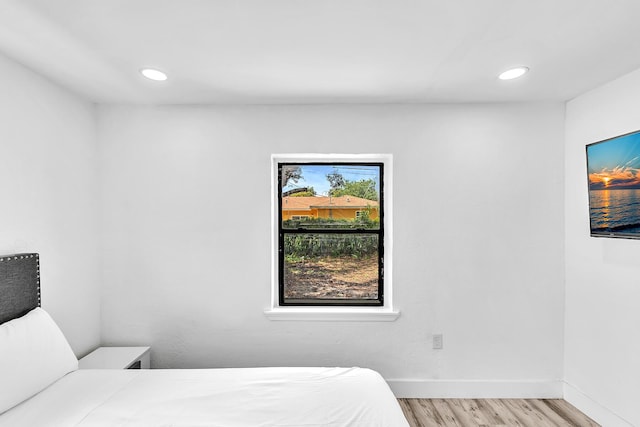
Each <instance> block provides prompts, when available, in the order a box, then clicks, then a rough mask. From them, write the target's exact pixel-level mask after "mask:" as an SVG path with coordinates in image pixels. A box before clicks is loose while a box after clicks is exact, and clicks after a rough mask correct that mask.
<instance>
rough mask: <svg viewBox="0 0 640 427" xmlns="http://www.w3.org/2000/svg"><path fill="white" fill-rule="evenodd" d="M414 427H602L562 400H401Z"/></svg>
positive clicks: (403, 408) (403, 409)
mask: <svg viewBox="0 0 640 427" xmlns="http://www.w3.org/2000/svg"><path fill="white" fill-rule="evenodd" d="M398 401H399V402H400V406H401V407H402V411H403V412H404V414H405V416H406V417H407V421H409V425H410V426H411V427H431V426H445V427H449V426H452V427H503V426H505V427H506V426H508V427H511V426H521V427H600V425H599V424H597V423H595V422H594V421H593V420H592V419H591V418H589V417H587V416H586V415H584V414H583V413H582V412H580V411H578V410H577V409H576V408H575V407H574V406H572V405H570V404H569V403H567V402H566V401H564V400H562V399H398Z"/></svg>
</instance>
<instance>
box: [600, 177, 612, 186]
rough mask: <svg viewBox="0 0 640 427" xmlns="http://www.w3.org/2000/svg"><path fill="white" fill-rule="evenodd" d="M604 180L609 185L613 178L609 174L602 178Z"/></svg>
mask: <svg viewBox="0 0 640 427" xmlns="http://www.w3.org/2000/svg"><path fill="white" fill-rule="evenodd" d="M602 181H603V182H604V185H605V186H607V185H609V181H611V178H609V177H608V176H605V177H603V178H602Z"/></svg>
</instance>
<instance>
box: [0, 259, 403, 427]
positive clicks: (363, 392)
mask: <svg viewBox="0 0 640 427" xmlns="http://www.w3.org/2000/svg"><path fill="white" fill-rule="evenodd" d="M0 323H1V324H0V350H1V351H0V426H211V427H236V426H238V427H240V426H242V427H245V426H246V427H249V426H251V427H262V426H265V427H266V426H278V427H280V426H282V427H284V426H287V427H294V426H298V427H320V426H327V427H347V426H351V427H408V424H407V421H406V419H405V418H404V415H403V414H402V410H401V409H400V406H399V404H398V402H397V400H396V399H395V397H394V395H393V393H392V392H391V390H390V389H389V387H388V385H387V384H386V382H385V381H384V379H383V378H382V377H381V376H380V375H379V374H378V373H377V372H375V371H372V370H370V369H363V368H239V369H155V370H154V369H149V370H147V369H144V370H91V369H88V370H78V369H77V366H78V364H77V359H76V358H75V355H73V352H72V351H71V348H70V347H69V344H68V343H67V342H66V339H64V335H63V334H62V332H60V330H59V328H57V325H55V322H54V321H53V319H51V317H50V316H49V315H48V313H46V312H45V311H44V310H43V309H42V308H41V307H40V273H39V257H38V255H37V254H17V255H11V256H0Z"/></svg>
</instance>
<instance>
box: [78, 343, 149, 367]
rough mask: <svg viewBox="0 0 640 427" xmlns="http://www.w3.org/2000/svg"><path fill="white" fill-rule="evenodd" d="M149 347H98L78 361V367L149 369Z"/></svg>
mask: <svg viewBox="0 0 640 427" xmlns="http://www.w3.org/2000/svg"><path fill="white" fill-rule="evenodd" d="M150 349H151V347H98V348H97V349H95V350H94V351H92V352H91V353H89V354H87V355H86V356H85V357H83V358H82V359H80V360H79V361H78V368H79V369H149V365H150V361H149V350H150Z"/></svg>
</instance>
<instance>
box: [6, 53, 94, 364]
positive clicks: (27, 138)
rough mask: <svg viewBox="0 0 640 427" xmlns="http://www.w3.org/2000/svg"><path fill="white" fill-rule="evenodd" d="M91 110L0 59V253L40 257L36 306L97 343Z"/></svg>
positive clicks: (74, 339) (77, 344) (86, 345)
mask: <svg viewBox="0 0 640 427" xmlns="http://www.w3.org/2000/svg"><path fill="white" fill-rule="evenodd" d="M94 113H95V109H94V107H93V106H92V105H91V104H89V103H86V102H83V101H81V100H79V98H76V97H75V96H73V95H71V94H69V93H68V92H66V91H64V90H63V89H60V88H59V87H57V86H55V85H53V84H51V83H49V82H48V81H46V80H45V79H43V78H42V77H40V76H39V75H37V74H34V73H32V72H31V71H29V70H27V69H26V68H24V67H22V66H20V65H18V64H17V63H15V62H13V61H11V60H10V59H8V58H6V57H4V56H2V55H0V254H11V253H17V252H39V253H40V263H41V271H42V306H43V307H44V308H45V309H46V310H48V311H49V312H50V314H51V315H52V317H53V318H54V319H55V320H56V321H57V322H58V324H59V325H60V327H61V329H62V330H63V332H64V333H65V335H66V337H67V339H68V340H69V341H70V343H71V346H72V347H73V349H74V351H75V352H76V354H77V355H83V354H84V353H86V352H88V351H89V350H91V349H92V348H94V347H95V346H96V345H97V344H98V343H99V341H100V303H99V296H100V293H99V279H100V266H99V262H98V253H99V252H98V242H97V237H98V232H97V226H98V221H97V219H98V216H97V213H98V210H97V203H98V199H99V198H98V196H97V192H96V190H97V188H98V185H97V169H96V167H97V165H98V161H97V158H96V154H97V146H96V142H97V138H96V134H95V115H94Z"/></svg>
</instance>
